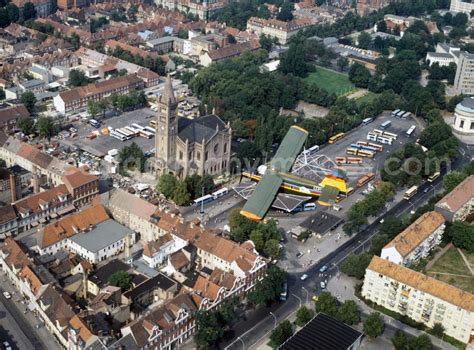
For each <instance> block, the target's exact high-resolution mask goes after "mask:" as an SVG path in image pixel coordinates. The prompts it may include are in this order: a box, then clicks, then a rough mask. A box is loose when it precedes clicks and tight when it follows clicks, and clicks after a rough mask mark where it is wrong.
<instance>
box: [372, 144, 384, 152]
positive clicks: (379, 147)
mask: <svg viewBox="0 0 474 350" xmlns="http://www.w3.org/2000/svg"><path fill="white" fill-rule="evenodd" d="M369 146H370V147H372V148H375V149H376V150H377V151H378V152H383V146H381V145H377V144H376V143H371V142H369Z"/></svg>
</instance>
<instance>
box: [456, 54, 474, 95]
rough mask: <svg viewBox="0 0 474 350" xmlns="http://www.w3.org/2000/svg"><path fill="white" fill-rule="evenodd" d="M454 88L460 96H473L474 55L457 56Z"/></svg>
mask: <svg viewBox="0 0 474 350" xmlns="http://www.w3.org/2000/svg"><path fill="white" fill-rule="evenodd" d="M454 88H455V89H456V91H457V92H458V93H460V94H464V95H474V55H473V54H470V53H468V52H464V51H463V52H461V53H460V54H459V61H458V68H457V70H456V76H455V78H454Z"/></svg>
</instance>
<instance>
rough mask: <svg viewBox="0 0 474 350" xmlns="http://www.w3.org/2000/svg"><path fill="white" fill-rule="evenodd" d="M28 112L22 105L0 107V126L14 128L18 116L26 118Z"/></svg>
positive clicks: (8, 128)
mask: <svg viewBox="0 0 474 350" xmlns="http://www.w3.org/2000/svg"><path fill="white" fill-rule="evenodd" d="M29 116H30V112H28V110H27V109H26V107H25V106H24V105H16V106H10V107H7V108H2V109H0V128H2V129H5V130H12V129H15V126H16V123H17V122H18V119H20V118H28V117H29Z"/></svg>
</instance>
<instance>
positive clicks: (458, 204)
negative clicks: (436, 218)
mask: <svg viewBox="0 0 474 350" xmlns="http://www.w3.org/2000/svg"><path fill="white" fill-rule="evenodd" d="M435 210H436V211H437V212H438V213H440V214H442V215H443V216H444V218H445V219H446V220H447V221H449V222H453V221H464V220H466V218H467V217H468V216H469V215H471V214H472V213H474V175H471V176H469V177H467V178H466V179H465V180H464V181H463V182H461V183H460V184H459V185H457V186H456V187H455V188H454V189H453V190H452V191H451V192H449V193H448V194H447V195H446V196H444V197H443V198H441V199H440V201H439V202H438V203H436V205H435Z"/></svg>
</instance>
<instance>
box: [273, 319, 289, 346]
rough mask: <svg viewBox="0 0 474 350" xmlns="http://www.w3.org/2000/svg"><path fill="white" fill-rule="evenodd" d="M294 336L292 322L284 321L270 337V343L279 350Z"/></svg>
mask: <svg viewBox="0 0 474 350" xmlns="http://www.w3.org/2000/svg"><path fill="white" fill-rule="evenodd" d="M292 335H293V325H292V324H291V322H290V321H288V320H284V321H282V322H281V323H280V324H279V325H278V326H277V327H276V328H275V329H274V331H273V332H272V334H271V335H270V343H271V344H272V347H273V348H275V349H276V348H278V347H279V346H280V345H281V344H283V343H284V342H285V341H286V340H287V339H288V338H290V337H291V336H292Z"/></svg>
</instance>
